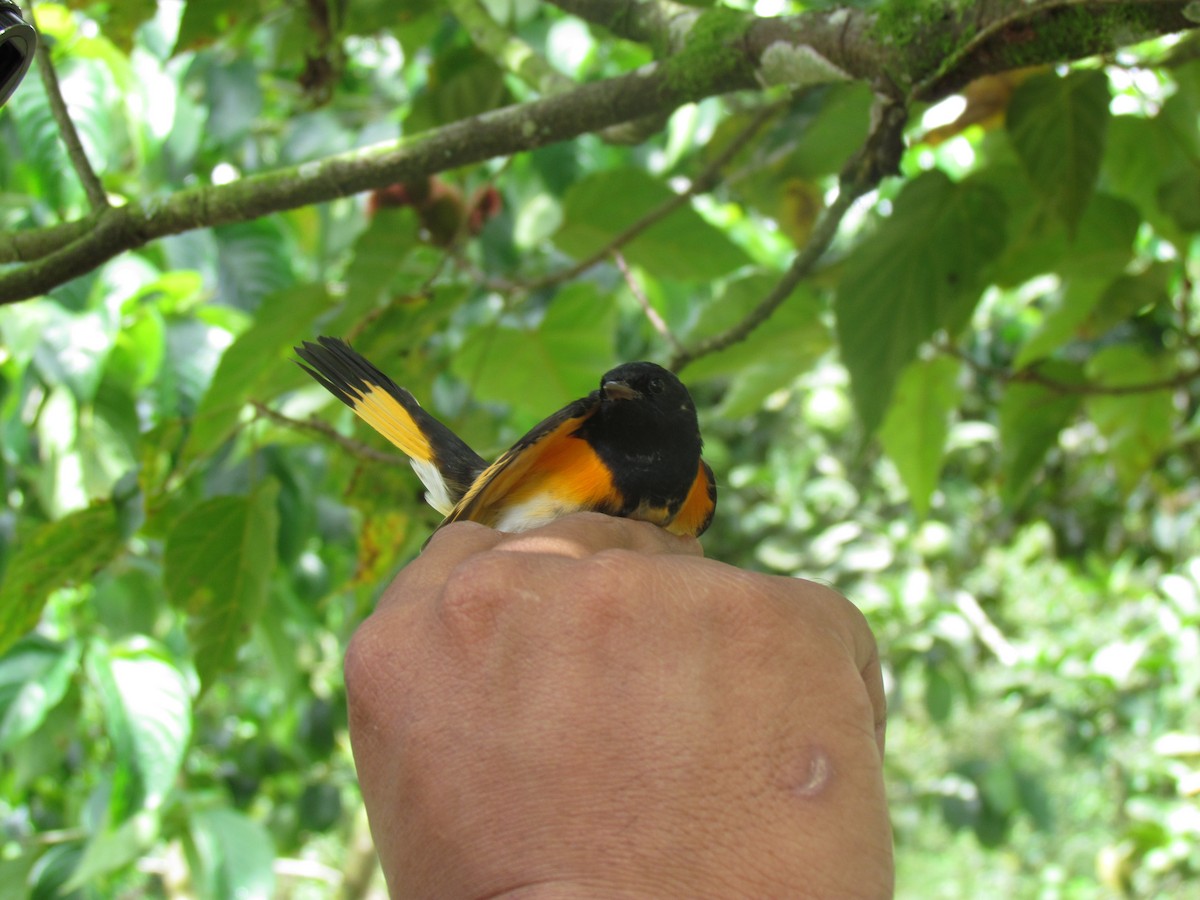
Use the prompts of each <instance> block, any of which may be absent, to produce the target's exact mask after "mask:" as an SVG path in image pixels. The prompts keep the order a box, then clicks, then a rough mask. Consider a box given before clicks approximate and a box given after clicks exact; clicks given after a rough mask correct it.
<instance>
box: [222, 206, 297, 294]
mask: <svg viewBox="0 0 1200 900" xmlns="http://www.w3.org/2000/svg"><path fill="white" fill-rule="evenodd" d="M213 237H214V238H215V239H216V242H217V266H218V277H219V279H220V287H219V290H220V296H221V300H222V302H223V303H225V304H226V305H228V306H233V307H236V308H237V309H243V310H248V311H254V310H256V309H257V308H258V306H259V305H260V304H261V303H262V301H263V299H264V298H265V297H268V296H270V295H272V294H275V293H277V292H279V291H283V290H285V289H286V288H287V287H289V286H290V285H291V284H292V283H293V282H294V281H295V280H296V275H295V272H294V271H293V269H292V266H293V259H294V256H295V252H296V251H295V249H294V248H293V247H291V246H289V242H288V239H287V237H286V236H285V235H284V233H283V231H282V229H281V227H280V225H279V223H278V222H277V221H275V220H273V219H254V220H253V221H250V222H236V223H234V224H232V225H222V226H221V227H219V228H214V229H213Z"/></svg>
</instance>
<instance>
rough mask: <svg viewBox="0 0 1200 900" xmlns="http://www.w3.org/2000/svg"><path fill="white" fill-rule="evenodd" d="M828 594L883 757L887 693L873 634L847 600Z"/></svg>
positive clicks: (861, 615) (860, 611)
mask: <svg viewBox="0 0 1200 900" xmlns="http://www.w3.org/2000/svg"><path fill="white" fill-rule="evenodd" d="M831 593H833V594H834V596H836V597H837V599H838V600H839V601H840V603H839V607H840V609H839V619H840V622H841V624H842V625H843V628H844V633H845V634H846V637H847V641H846V642H847V644H848V646H849V647H850V648H851V652H853V654H854V664H855V665H856V666H857V667H858V673H859V675H860V677H861V678H862V680H863V685H864V686H865V687H866V689H867V698H868V699H869V700H870V701H871V709H872V711H873V714H874V725H875V743H876V745H877V746H878V747H879V755H880V757H881V758H882V757H883V750H884V744H885V737H886V733H887V693H886V692H885V691H884V688H883V666H882V664H881V663H880V661H879V645H878V644H877V643H876V642H875V633H874V632H873V631H871V626H870V625H869V624H868V623H867V617H866V616H864V615H863V613H862V610H860V609H859V608H858V607H857V606H855V605H854V604H853V603H852V602H850V600H848V599H847V598H846V597H844V596H842V595H841V594H839V593H837V592H836V591H832V592H831Z"/></svg>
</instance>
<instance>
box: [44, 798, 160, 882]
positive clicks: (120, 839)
mask: <svg viewBox="0 0 1200 900" xmlns="http://www.w3.org/2000/svg"><path fill="white" fill-rule="evenodd" d="M158 836H159V835H158V817H157V816H156V815H154V814H153V813H150V812H140V813H137V814H135V815H132V816H130V817H129V818H128V819H127V820H125V821H124V822H122V823H121V824H120V825H118V826H117V827H116V828H105V829H103V830H101V831H99V832H98V833H96V834H94V835H92V837H91V839H90V840H89V841H88V842H87V844H86V845H85V846H84V849H83V855H82V856H81V857H80V858H79V864H78V865H77V866H76V868H75V871H74V872H73V873H72V874H71V877H70V878H69V879H67V882H66V883H65V884H64V885H63V886H62V888H61V892H62V893H63V894H70V893H71V892H72V891H77V890H80V889H81V888H85V887H88V886H89V885H91V886H94V885H95V884H96V881H97V879H99V878H102V877H103V876H105V875H107V874H109V873H110V872H116V871H118V870H119V869H123V868H125V867H126V866H128V865H129V864H130V863H132V862H133V861H134V860H136V859H137V858H138V857H139V856H141V855H142V853H143V852H144V851H145V850H146V849H147V848H149V847H151V846H153V844H154V842H155V839H156V838H158Z"/></svg>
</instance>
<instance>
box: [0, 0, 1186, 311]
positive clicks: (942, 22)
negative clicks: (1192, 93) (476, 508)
mask: <svg viewBox="0 0 1200 900" xmlns="http://www.w3.org/2000/svg"><path fill="white" fill-rule="evenodd" d="M1191 2H1192V0H1140V2H1138V0H1043V2H1040V3H1028V2H1026V0H980V2H978V3H976V4H973V5H971V6H968V7H966V8H965V9H966V10H967V12H962V13H952V12H946V9H950V8H949V7H946V8H942V7H932V8H931V9H932V10H933V12H924V13H921V15H920V16H919V17H918V18H919V21H918V22H917V24H915V25H913V24H912V23H911V22H910V23H909V24H908V25H907V26H906V27H907V28H908V32H907V33H906V34H905V35H904V36H903V38H904V39H903V40H900V39H898V38H897V37H896V36H895V35H892V36H889V35H888V34H886V33H883V32H877V29H878V28H881V27H882V26H881V25H880V22H879V19H878V16H877V15H875V14H868V13H865V12H863V11H861V10H856V9H834V10H820V11H813V12H808V13H804V14H801V15H798V16H789V17H781V18H771V19H759V18H755V17H754V16H752V15H750V14H748V13H741V12H738V11H736V10H729V9H725V8H721V7H718V8H716V9H713V10H710V11H707V12H701V13H698V14H697V13H696V12H695V10H692V9H691V8H688V7H679V6H677V5H676V4H674V3H671V2H669V0H651V2H647V3H635V2H632V0H560V6H562V7H563V8H564V9H571V10H579V11H580V14H581V15H583V14H587V15H589V16H591V18H592V19H597V18H599V17H600V16H601V15H602V14H603V15H606V16H607V17H608V18H607V20H608V21H609V22H610V23H611V27H613V28H614V30H617V31H618V33H622V32H621V31H620V30H619V29H621V28H623V29H624V33H630V34H642V35H644V36H645V37H646V39H651V38H652V37H654V34H652V33H651V32H654V28H655V27H658V26H654V24H653V23H654V22H660V23H661V22H662V21H663V20H664V18H665V19H667V20H669V22H668V24H667V25H666V26H665V27H666V28H667V29H668V30H669V31H670V30H672V29H674V31H673V32H672V34H673V36H674V39H677V41H678V44H677V45H678V46H679V47H681V48H682V49H681V50H680V52H678V53H676V54H674V55H671V56H668V57H666V58H664V59H663V60H661V61H660V62H659V63H655V64H651V65H649V66H645V67H643V68H641V69H639V70H636V71H634V72H630V73H628V74H625V75H621V76H618V77H615V78H610V79H607V80H605V81H598V82H593V83H589V84H583V85H580V86H578V87H576V88H573V89H572V90H570V91H567V92H565V93H562V94H558V95H555V96H550V97H544V98H541V99H539V100H534V101H531V102H528V103H524V104H520V105H517V106H511V107H507V108H505V109H499V110H494V111H492V112H488V113H485V114H483V115H479V116H474V117H471V118H469V119H463V120H461V121H458V122H453V123H451V124H449V125H445V126H443V127H440V128H436V129H432V130H430V131H427V132H423V133H422V134H420V135H417V136H415V137H412V138H406V139H402V140H400V141H394V142H387V143H383V144H378V145H375V146H373V147H367V148H362V149H359V150H354V151H351V152H348V153H342V154H337V155H334V156H331V157H328V158H326V159H324V160H321V161H319V162H312V163H304V164H302V165H299V166H293V167H290V168H285V169H279V170H275V171H270V172H263V173H260V174H256V175H251V176H248V177H246V178H243V179H242V180H240V181H237V182H234V183H232V184H227V185H220V186H205V187H198V188H189V189H185V190H182V191H179V192H178V193H176V194H174V195H172V196H170V197H167V198H164V199H157V198H156V199H151V200H143V201H140V202H134V203H130V204H129V205H127V206H123V207H117V208H106V209H101V210H100V211H98V212H97V213H95V214H93V215H92V216H90V217H89V218H87V219H86V220H84V221H83V222H82V223H80V222H73V223H68V224H65V225H57V226H54V227H52V228H48V229H40V230H37V231H33V232H29V233H27V234H25V235H22V236H11V237H8V238H4V237H2V236H0V261H4V262H12V261H14V260H22V261H25V264H24V265H20V266H17V267H15V268H13V269H11V270H8V271H5V272H3V273H0V303H12V302H15V301H18V300H23V299H27V298H29V297H34V296H38V295H39V294H43V293H45V292H46V291H48V290H50V289H51V288H53V287H55V286H57V285H59V284H62V283H64V282H66V281H69V280H71V279H73V278H76V277H78V276H80V275H83V274H84V273H86V272H87V271H89V270H91V269H93V268H95V267H96V266H99V265H100V264H102V263H104V262H105V261H107V260H109V259H111V258H113V257H114V256H116V255H118V254H120V253H124V252H126V251H129V250H133V249H136V248H138V247H141V246H143V245H144V244H146V243H147V242H149V241H152V240H155V239H156V238H160V237H164V236H166V235H169V234H178V233H180V232H183V231H187V230H190V229H193V228H203V227H209V226H213V225H220V224H225V223H229V222H238V221H246V220H248V219H254V218H258V217H259V216H264V215H268V214H270V213H275V212H280V211H282V210H287V209H295V208H297V207H301V206H307V205H310V204H314V203H323V202H327V201H329V200H333V199H335V198H338V197H345V196H348V195H351V194H355V193H359V192H361V191H365V190H370V189H373V188H377V187H382V186H384V185H387V184H391V183H393V182H396V181H409V180H414V179H417V178H421V177H424V176H428V175H431V174H434V173H437V172H442V171H445V170H447V169H452V168H456V167H459V166H464V165H469V164H472V163H478V162H482V161H484V160H487V159H491V158H493V157H497V156H507V155H510V154H513V153H517V152H521V151H525V150H532V149H535V148H537V147H542V146H545V145H547V144H551V143H555V142H558V141H565V140H569V139H571V138H574V137H577V136H578V135H580V134H584V133H588V132H596V131H600V130H602V129H605V128H608V127H610V126H613V125H618V124H620V123H624V122H630V121H633V120H636V119H640V118H642V117H645V116H655V115H658V116H661V115H664V114H667V113H669V112H671V111H672V110H674V109H676V108H678V107H679V106H681V105H683V104H685V103H690V102H694V101H697V100H701V99H703V98H705V97H711V96H715V95H718V94H723V93H728V92H731V91H739V90H747V89H761V88H762V87H764V86H771V85H789V86H791V87H793V88H804V87H809V86H812V85H815V84H821V83H828V82H831V81H839V80H847V79H855V80H862V81H866V82H868V83H870V84H871V85H872V86H873V87H874V88H875V90H876V92H877V93H880V94H884V95H887V96H890V97H892V98H893V99H894V100H898V99H901V98H902V97H903V96H904V94H905V92H906V88H905V86H915V87H910V88H908V89H907V90H908V93H909V94H910V96H913V97H920V98H921V99H923V100H933V99H936V98H938V97H940V96H945V95H947V94H949V93H951V92H952V91H953V90H956V89H957V88H958V87H959V86H961V85H962V84H965V83H966V81H968V80H970V79H971V78H973V77H976V76H977V75H980V74H983V73H985V72H998V71H1003V70H1005V69H1009V68H1014V67H1017V66H1023V65H1029V64H1030V63H1031V62H1035V61H1040V62H1046V61H1060V60H1068V59H1073V58H1078V57H1082V56H1088V55H1092V54H1095V53H1100V52H1105V51H1107V50H1109V49H1112V47H1114V46H1117V45H1119V44H1121V43H1123V42H1126V41H1128V40H1132V39H1133V38H1134V37H1140V36H1145V35H1146V34H1148V33H1159V34H1165V33H1171V32H1175V31H1183V30H1186V29H1190V28H1194V27H1196V23H1195V22H1192V21H1191V20H1190V19H1189V18H1188V17H1187V16H1186V15H1185V12H1184V10H1185V8H1189V5H1190V3H1191ZM906 8H907V7H906ZM938 10H941V12H938ZM968 16H970V18H969V20H968ZM1080 18H1082V19H1083V20H1084V21H1085V22H1086V23H1087V25H1088V27H1087V28H1082V27H1068V26H1070V25H1072V24H1075V22H1074V20H1075V19H1080ZM631 23H632V24H631ZM662 33H663V32H662V28H661V27H659V29H658V31H657V32H655V34H657V35H658V36H659V37H654V39H655V40H658V39H659V38H660V37H661V35H662ZM948 43H949V45H950V46H951V47H952V48H954V49H953V50H952V52H951V53H949V54H947V53H946V52H945V48H946V46H947V44H948ZM798 262H799V260H798Z"/></svg>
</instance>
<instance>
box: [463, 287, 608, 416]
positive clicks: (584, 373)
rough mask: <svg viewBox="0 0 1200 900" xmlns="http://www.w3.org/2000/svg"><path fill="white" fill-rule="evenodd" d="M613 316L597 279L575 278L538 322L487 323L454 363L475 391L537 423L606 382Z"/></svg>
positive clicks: (482, 398) (469, 339)
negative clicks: (515, 325) (523, 324)
mask: <svg viewBox="0 0 1200 900" xmlns="http://www.w3.org/2000/svg"><path fill="white" fill-rule="evenodd" d="M614 315H615V312H614V309H613V305H612V303H611V302H609V301H608V300H606V299H604V298H602V297H601V296H600V293H599V291H598V290H597V289H596V288H595V287H594V286H593V285H590V284H586V283H576V284H572V285H569V286H567V287H566V288H564V289H563V290H561V291H560V292H559V293H558V295H557V296H556V297H555V298H554V300H553V301H552V302H551V304H550V308H549V309H548V310H547V311H546V316H545V318H544V319H543V320H542V322H541V323H540V324H539V325H538V326H537V327H536V328H533V329H523V328H522V329H518V328H507V327H503V326H500V325H496V326H493V327H490V328H480V329H479V330H477V331H475V332H474V333H473V334H472V335H471V336H470V337H469V338H468V339H467V341H466V343H465V344H463V347H462V350H461V351H460V352H459V353H457V354H455V357H454V360H453V362H452V364H451V365H452V368H453V371H454V373H455V375H457V376H458V377H459V378H461V379H462V380H463V381H465V382H466V383H467V384H468V385H469V386H470V388H471V391H472V393H473V395H474V396H476V397H478V398H479V399H480V400H491V401H495V402H499V403H505V404H508V405H510V406H511V407H512V409H513V411H514V413H516V414H517V415H519V416H521V417H522V418H524V419H525V420H528V424H530V425H532V424H533V423H535V422H537V421H539V420H541V419H543V418H545V417H546V416H548V415H550V413H552V412H554V410H556V409H558V408H559V407H561V406H564V405H566V404H567V403H570V402H571V401H572V400H577V399H579V398H580V397H582V396H584V395H585V394H588V393H589V392H591V391H593V390H595V389H596V388H597V387H599V385H600V376H601V375H603V374H604V373H605V372H606V371H607V370H608V369H610V368H611V367H612V365H613V355H612V354H613V348H612V331H613V317H614Z"/></svg>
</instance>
